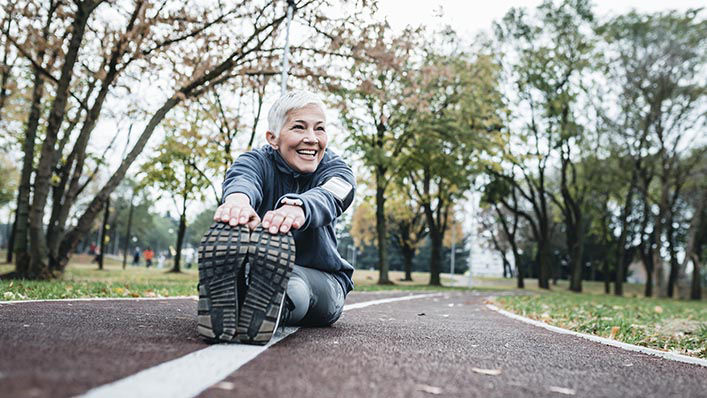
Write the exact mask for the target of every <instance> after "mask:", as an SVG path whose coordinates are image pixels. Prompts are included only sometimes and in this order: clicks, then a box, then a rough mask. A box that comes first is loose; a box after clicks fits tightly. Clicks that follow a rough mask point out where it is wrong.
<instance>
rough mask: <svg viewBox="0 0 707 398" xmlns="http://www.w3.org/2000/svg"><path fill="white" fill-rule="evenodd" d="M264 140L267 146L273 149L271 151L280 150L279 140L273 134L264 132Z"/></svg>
mask: <svg viewBox="0 0 707 398" xmlns="http://www.w3.org/2000/svg"><path fill="white" fill-rule="evenodd" d="M265 139H266V140H267V141H268V144H270V146H271V147H273V149H275V150H277V149H279V148H280V140H279V139H278V137H275V134H273V132H272V131H266V132H265Z"/></svg>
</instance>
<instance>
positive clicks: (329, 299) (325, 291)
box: [287, 265, 346, 326]
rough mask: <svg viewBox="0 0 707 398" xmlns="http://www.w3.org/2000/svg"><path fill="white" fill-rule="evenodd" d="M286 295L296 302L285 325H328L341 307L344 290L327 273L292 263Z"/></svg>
mask: <svg viewBox="0 0 707 398" xmlns="http://www.w3.org/2000/svg"><path fill="white" fill-rule="evenodd" d="M287 296H288V297H289V298H290V300H292V303H293V304H294V305H295V307H294V309H293V310H292V311H291V312H290V318H289V320H288V322H287V326H329V325H331V324H333V323H334V322H336V321H337V320H338V319H339V317H340V316H341V312H342V311H343V309H344V299H345V298H346V297H345V295H344V290H343V289H342V287H341V285H340V284H339V282H338V281H337V280H336V278H335V277H334V276H333V275H331V274H329V273H328V272H324V271H319V270H316V269H313V268H306V267H302V266H299V265H295V266H294V270H293V271H292V274H291V275H290V281H289V282H288V283H287Z"/></svg>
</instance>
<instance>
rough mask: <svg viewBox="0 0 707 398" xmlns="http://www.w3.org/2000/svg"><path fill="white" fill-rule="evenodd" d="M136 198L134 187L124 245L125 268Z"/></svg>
mask: <svg viewBox="0 0 707 398" xmlns="http://www.w3.org/2000/svg"><path fill="white" fill-rule="evenodd" d="M134 200H135V189H133V194H132V195H131V196H130V210H129V211H128V226H127V228H126V229H125V244H124V245H123V269H125V265H126V264H127V262H128V250H129V249H130V230H131V229H132V227H133V208H134V207H135V206H134V205H133V201H134Z"/></svg>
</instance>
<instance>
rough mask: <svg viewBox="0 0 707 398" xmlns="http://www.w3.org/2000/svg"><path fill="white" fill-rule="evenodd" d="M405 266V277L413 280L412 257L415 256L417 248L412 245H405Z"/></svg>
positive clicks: (403, 250)
mask: <svg viewBox="0 0 707 398" xmlns="http://www.w3.org/2000/svg"><path fill="white" fill-rule="evenodd" d="M402 252H403V261H404V263H403V266H404V269H405V279H403V280H404V281H406V282H410V281H412V259H413V258H414V257H415V249H413V248H410V247H403V248H402Z"/></svg>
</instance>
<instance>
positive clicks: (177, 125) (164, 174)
mask: <svg viewBox="0 0 707 398" xmlns="http://www.w3.org/2000/svg"><path fill="white" fill-rule="evenodd" d="M189 116H190V115H189V114H188V113H187V120H186V121H183V122H181V121H175V120H170V121H169V122H168V123H167V124H168V126H169V127H171V128H172V129H173V130H172V133H173V134H170V135H168V136H167V138H166V139H165V140H164V142H163V143H162V144H161V145H160V146H159V147H158V148H157V150H156V155H155V156H154V157H153V158H152V159H150V160H149V161H148V162H147V163H145V164H144V165H143V166H142V171H143V172H144V173H145V177H144V179H143V182H142V185H144V186H152V187H155V188H158V189H159V190H161V191H164V192H167V193H169V194H170V196H171V198H172V200H173V202H174V205H175V208H176V209H177V212H178V214H179V228H178V230H177V242H176V251H177V254H176V255H175V257H174V266H173V268H172V270H171V272H180V260H181V257H182V256H181V255H182V245H183V243H184V234H185V231H186V227H187V208H188V207H189V204H190V202H191V201H193V200H198V199H201V200H203V199H204V197H205V195H204V192H203V191H204V189H206V188H207V187H208V185H209V184H210V181H209V180H208V178H206V177H205V176H204V174H203V173H202V172H200V169H199V163H200V162H201V161H202V159H206V158H207V156H206V151H205V144H206V141H207V140H206V139H205V137H203V136H202V135H201V134H200V131H201V127H202V126H201V124H200V120H199V119H198V117H196V118H192V119H191V120H190V118H189Z"/></svg>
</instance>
